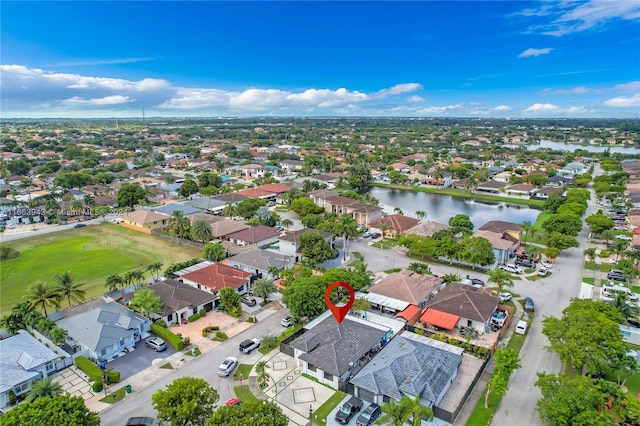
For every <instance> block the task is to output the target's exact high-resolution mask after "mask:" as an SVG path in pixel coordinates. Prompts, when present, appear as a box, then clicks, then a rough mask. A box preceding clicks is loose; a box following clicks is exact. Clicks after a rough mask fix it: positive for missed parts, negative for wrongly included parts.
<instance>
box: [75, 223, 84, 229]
mask: <svg viewBox="0 0 640 426" xmlns="http://www.w3.org/2000/svg"><path fill="white" fill-rule="evenodd" d="M85 226H87V224H86V223H76V224H75V225H73V227H74V228H84V227H85Z"/></svg>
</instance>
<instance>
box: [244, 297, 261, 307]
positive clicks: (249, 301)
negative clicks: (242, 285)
mask: <svg viewBox="0 0 640 426" xmlns="http://www.w3.org/2000/svg"><path fill="white" fill-rule="evenodd" d="M240 300H241V301H242V303H244V304H245V305H247V306H256V305H257V304H258V302H256V299H254V298H253V297H251V296H247V295H244V296H242V299H240Z"/></svg>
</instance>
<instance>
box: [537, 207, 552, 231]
mask: <svg viewBox="0 0 640 426" xmlns="http://www.w3.org/2000/svg"><path fill="white" fill-rule="evenodd" d="M550 217H551V212H549V211H548V210H545V211H543V212H542V213H540V214H539V215H538V217H537V218H536V223H534V224H533V227H534V228H535V230H536V232H538V233H539V232H544V229H543V228H542V224H543V223H544V222H545V221H546V220H547V219H549V218H550Z"/></svg>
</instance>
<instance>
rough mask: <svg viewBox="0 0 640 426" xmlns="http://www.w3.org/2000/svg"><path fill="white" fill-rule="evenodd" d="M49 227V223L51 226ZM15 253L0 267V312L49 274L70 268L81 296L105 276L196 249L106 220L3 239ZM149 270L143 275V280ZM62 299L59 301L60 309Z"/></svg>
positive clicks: (95, 292) (96, 290)
mask: <svg viewBox="0 0 640 426" xmlns="http://www.w3.org/2000/svg"><path fill="white" fill-rule="evenodd" d="M52 226H55V225H52ZM6 244H7V245H8V246H10V247H13V248H14V249H16V250H18V251H19V252H20V256H18V257H17V258H15V259H11V260H7V261H3V262H2V268H0V294H2V300H1V302H0V316H4V315H5V314H6V313H7V311H8V310H10V309H11V307H13V305H15V304H16V303H18V302H21V301H23V300H24V296H26V295H27V294H28V292H29V290H28V288H29V286H31V285H32V284H34V283H36V282H38V281H45V282H48V283H50V284H54V282H55V279H54V277H55V275H56V274H58V273H61V272H66V271H70V272H71V274H72V275H73V277H74V279H75V282H77V283H83V284H84V287H83V289H84V290H85V291H86V292H87V299H90V298H93V297H96V296H100V295H102V294H103V293H104V292H105V291H106V288H105V286H104V281H105V278H106V277H107V276H109V275H111V274H114V273H119V274H123V273H125V272H127V271H131V270H134V269H141V270H143V271H144V269H145V268H146V267H147V265H149V264H151V263H154V262H162V263H163V268H162V270H164V269H165V268H166V267H168V266H169V265H170V264H173V263H176V262H179V261H183V260H187V259H191V258H194V257H199V256H201V255H202V250H200V249H198V248H195V247H191V246H187V245H182V244H176V243H173V242H170V241H168V240H165V239H161V238H158V237H153V236H151V235H146V234H143V233H140V232H136V231H132V230H129V229H125V228H121V227H119V226H116V225H111V224H101V225H98V226H87V227H85V228H79V229H70V230H68V231H60V232H55V233H52V234H47V235H42V236H36V237H29V238H24V239H21V240H17V241H11V242H9V243H6ZM150 276H151V275H150V273H148V272H147V273H145V277H147V278H149V277H150ZM66 304H67V302H66V301H63V302H62V307H63V308H64V307H66Z"/></svg>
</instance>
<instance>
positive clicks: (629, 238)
mask: <svg viewBox="0 0 640 426" xmlns="http://www.w3.org/2000/svg"><path fill="white" fill-rule="evenodd" d="M616 239H618V240H625V241H631V240H633V238H632V237H630V236H628V235H616Z"/></svg>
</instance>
